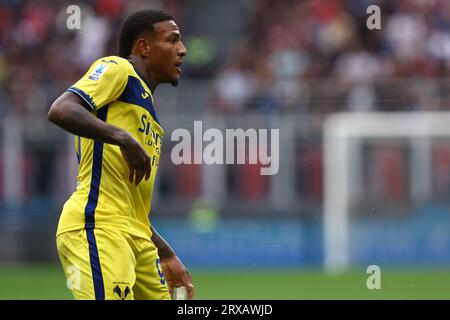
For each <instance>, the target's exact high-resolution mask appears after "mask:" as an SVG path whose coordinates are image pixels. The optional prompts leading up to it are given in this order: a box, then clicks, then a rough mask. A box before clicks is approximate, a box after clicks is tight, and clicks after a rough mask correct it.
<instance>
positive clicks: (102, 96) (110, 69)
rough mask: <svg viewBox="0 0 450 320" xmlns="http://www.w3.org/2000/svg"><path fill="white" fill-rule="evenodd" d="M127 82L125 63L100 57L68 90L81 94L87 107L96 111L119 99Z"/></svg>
mask: <svg viewBox="0 0 450 320" xmlns="http://www.w3.org/2000/svg"><path fill="white" fill-rule="evenodd" d="M127 82H128V72H127V69H126V66H125V65H124V64H123V63H119V62H118V61H115V60H112V59H108V60H107V59H99V60H97V61H96V62H94V63H93V64H92V66H91V67H90V68H89V71H88V72H87V73H86V74H85V75H84V76H83V77H82V78H81V79H80V80H78V82H76V83H75V84H74V85H73V86H72V87H70V88H69V89H67V91H70V92H72V93H74V94H76V95H77V96H79V97H80V98H81V99H82V100H83V101H84V103H85V107H86V108H87V109H88V110H89V111H91V112H94V111H97V110H98V109H100V108H101V107H103V106H105V105H107V104H109V103H111V102H113V101H115V100H117V99H118V98H119V97H120V95H121V94H122V92H123V90H124V89H125V86H126V84H127Z"/></svg>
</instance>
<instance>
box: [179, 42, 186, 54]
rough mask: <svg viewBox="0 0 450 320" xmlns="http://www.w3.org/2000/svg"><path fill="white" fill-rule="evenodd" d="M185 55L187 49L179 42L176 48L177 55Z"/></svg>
mask: <svg viewBox="0 0 450 320" xmlns="http://www.w3.org/2000/svg"><path fill="white" fill-rule="evenodd" d="M186 54H187V49H186V47H185V46H184V44H183V42H181V41H180V47H179V48H178V55H179V56H181V57H184V56H185V55H186Z"/></svg>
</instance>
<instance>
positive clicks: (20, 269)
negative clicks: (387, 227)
mask: <svg viewBox="0 0 450 320" xmlns="http://www.w3.org/2000/svg"><path fill="white" fill-rule="evenodd" d="M191 271H192V272H191V273H192V277H193V279H194V283H195V285H196V288H197V289H196V293H197V299H290V300H292V299H450V272H449V271H450V270H448V269H444V268H439V269H419V268H400V267H399V268H395V269H393V268H390V269H387V268H382V270H381V289H380V290H376V289H374V290H369V289H367V287H366V280H367V277H368V276H369V275H367V274H366V272H365V269H363V268H361V269H354V270H353V271H352V272H348V273H345V274H342V275H339V276H328V275H325V274H324V273H322V272H321V271H319V270H314V269H303V270H302V269H299V270H293V269H267V270H266V269H264V270H261V269H254V270H250V269H248V270H238V269H236V270H234V269H231V270H226V271H207V270H200V269H198V270H196V269H193V270H191ZM0 283H1V285H0V299H58V300H59V299H72V296H71V294H70V292H69V291H68V290H67V289H66V287H65V283H66V280H65V278H64V275H63V274H62V271H61V270H60V269H59V266H17V267H15V266H8V267H0Z"/></svg>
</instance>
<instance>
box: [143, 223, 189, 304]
mask: <svg viewBox="0 0 450 320" xmlns="http://www.w3.org/2000/svg"><path fill="white" fill-rule="evenodd" d="M150 229H151V231H152V241H153V243H154V244H155V246H156V247H157V248H158V254H159V257H160V258H161V266H162V268H163V272H164V275H165V278H166V281H167V284H168V286H169V293H170V296H171V297H172V298H173V291H174V288H178V287H182V286H184V287H186V291H187V295H188V299H189V300H192V299H193V298H194V285H193V284H192V277H191V274H190V273H189V271H188V269H187V268H186V267H185V265H184V264H183V263H182V262H181V260H180V259H179V258H178V257H177V255H176V254H175V251H174V250H173V249H172V247H171V246H170V245H169V244H168V243H167V241H166V240H165V239H164V238H163V237H161V235H160V234H159V233H158V232H157V231H156V230H155V228H154V227H153V226H150Z"/></svg>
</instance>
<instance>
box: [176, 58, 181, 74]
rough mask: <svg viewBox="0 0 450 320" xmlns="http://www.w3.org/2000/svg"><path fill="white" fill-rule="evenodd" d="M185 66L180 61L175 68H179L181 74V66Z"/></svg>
mask: <svg viewBox="0 0 450 320" xmlns="http://www.w3.org/2000/svg"><path fill="white" fill-rule="evenodd" d="M182 64H183V61H179V62H177V63H175V68H177V71H178V72H179V73H181V65H182Z"/></svg>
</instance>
